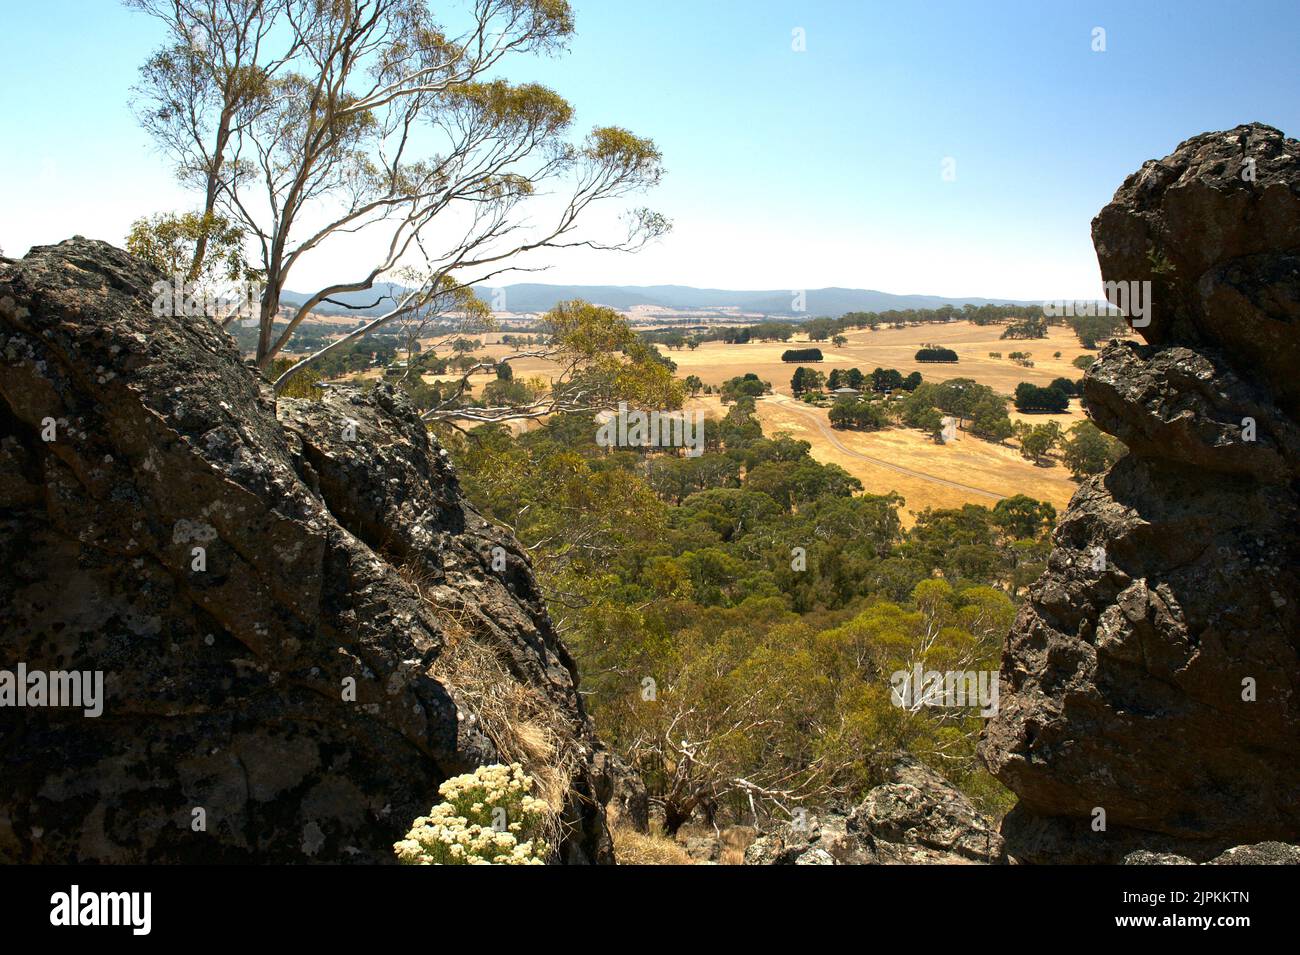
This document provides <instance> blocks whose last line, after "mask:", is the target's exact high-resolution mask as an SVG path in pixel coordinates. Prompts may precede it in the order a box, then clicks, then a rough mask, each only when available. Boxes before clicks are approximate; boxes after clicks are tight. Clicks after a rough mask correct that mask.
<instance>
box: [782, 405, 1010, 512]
mask: <svg viewBox="0 0 1300 955" xmlns="http://www.w3.org/2000/svg"><path fill="white" fill-rule="evenodd" d="M770 399H771V400H772V401H775V402H776V403H778V404H780V405H781V407H783V408H786V409H788V410H790V411H794V412H797V413H798V414H800V415H802V416H803V417H805V418H807V419H808V420H810V421H812V422H813V423H814V424H815V425H817V427H818V429H820V430H821V433H822V435H823V436H824V437H825V438H826V440H827V441H829V442H830V443H831V444H833V445H834V446H835V447H836V448H838V449H839V450H840V451H842V452H843V453H845V454H847V455H849V456H850V457H854V458H861V459H862V460H863V461H870V462H871V463H872V464H874V465H876V466H877V467H882V468H888V469H889V470H891V471H897V472H898V473H899V474H906V475H909V476H910V477H914V478H920V479H921V480H923V481H930V482H931V483H933V484H941V485H943V486H944V487H950V488H953V489H954V490H957V491H967V492H969V493H971V494H980V495H982V496H984V497H988V498H992V499H993V500H995V501H1000V500H1002V499H1003V498H1004V497H1006V496H1007V495H1005V494H998V493H997V492H996V491H990V490H988V489H987V488H982V487H972V486H971V485H969V484H962V483H960V482H958V481H949V480H948V479H947V478H941V477H935V476H934V475H933V474H926V473H925V472H924V471H914V470H912V469H911V468H905V467H903V466H902V465H901V464H894V463H893V462H892V461H885V460H883V459H882V458H873V457H872V456H871V455H869V454H863V453H862V452H861V451H854V450H853V449H852V448H849V447H846V446H845V445H844V444H842V443H841V442H840V439H839V438H838V437H836V435H835V432H834V431H832V430H831V428H830V426H829V425H828V424H827V423H826V422H825V421H824V420H823V419H822V417H821V415H819V414H817V412H815V411H813V410H811V409H809V408H805V407H803V406H802V405H800V404H799V402H797V401H795V400H794V399H792V398H789V397H787V396H786V395H782V394H774V395H771V396H770ZM761 400H763V401H767V400H769V398H768V397H764V398H762V399H761Z"/></svg>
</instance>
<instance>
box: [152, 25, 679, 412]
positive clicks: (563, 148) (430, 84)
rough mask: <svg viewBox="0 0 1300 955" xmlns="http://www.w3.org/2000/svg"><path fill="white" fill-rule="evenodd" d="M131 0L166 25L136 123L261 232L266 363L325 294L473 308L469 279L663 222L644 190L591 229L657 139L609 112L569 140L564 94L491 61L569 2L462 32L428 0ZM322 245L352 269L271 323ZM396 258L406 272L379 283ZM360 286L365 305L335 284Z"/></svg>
mask: <svg viewBox="0 0 1300 955" xmlns="http://www.w3.org/2000/svg"><path fill="white" fill-rule="evenodd" d="M128 3H129V4H130V5H131V6H133V7H136V8H138V9H141V10H144V11H146V12H148V13H150V14H152V15H154V16H156V17H158V18H159V19H160V20H161V21H162V22H163V23H164V24H165V25H166V27H167V30H168V34H169V38H168V43H167V44H166V45H165V46H164V48H163V49H162V50H160V51H159V52H158V53H157V54H155V55H154V57H152V58H151V59H150V60H149V61H148V62H147V63H146V64H145V67H144V68H143V70H142V77H141V83H140V86H139V87H138V89H137V105H138V108H139V112H140V115H141V119H142V122H143V123H144V126H145V128H146V129H147V130H148V131H149V132H150V133H151V134H152V135H153V136H154V137H155V138H156V139H157V140H158V142H159V143H160V145H162V146H163V148H164V149H165V150H167V151H169V152H170V153H171V154H172V155H173V156H174V157H175V159H176V162H177V168H178V174H179V176H180V178H181V181H182V182H183V183H186V184H189V185H193V186H196V187H198V188H200V189H202V190H203V192H204V203H205V212H206V213H208V214H211V215H212V216H214V217H221V218H224V219H227V220H229V222H230V223H236V224H238V225H239V226H240V227H242V228H243V229H244V230H245V233H246V235H247V238H248V242H249V244H250V246H251V247H252V248H253V250H254V253H253V254H254V257H255V259H256V260H257V262H258V265H259V268H258V272H259V273H260V274H261V276H262V277H263V279H264V281H265V288H264V292H263V294H262V298H261V303H260V310H259V314H258V316H257V325H258V337H257V349H256V360H257V363H258V365H259V367H261V368H262V369H264V370H265V369H267V368H269V367H270V365H271V363H272V362H273V361H274V359H275V358H276V356H277V355H278V354H280V352H281V351H283V350H284V349H285V347H286V346H287V345H288V344H289V342H290V340H291V339H292V337H293V335H294V333H295V331H296V330H297V328H298V327H299V325H300V324H301V323H302V321H303V320H304V319H305V318H306V317H307V316H308V315H310V314H311V312H312V310H313V309H315V308H317V307H319V306H320V305H322V304H324V303H332V304H334V305H336V306H338V305H341V306H344V307H349V308H358V307H363V308H367V313H368V314H370V315H373V317H371V318H369V319H368V320H367V321H365V323H364V325H363V326H362V327H361V328H360V329H359V330H358V331H359V333H360V334H368V333H370V332H372V331H374V330H375V329H377V328H380V327H383V326H384V325H386V324H388V323H390V322H393V321H399V320H403V319H405V318H407V317H409V316H411V315H412V314H415V313H420V312H422V311H425V312H427V311H428V310H430V309H436V310H442V309H444V308H446V307H448V305H447V303H449V302H450V303H453V305H454V304H455V303H457V302H459V305H460V308H459V310H458V311H457V314H466V315H468V316H469V318H470V319H473V320H477V319H478V318H481V313H480V312H478V311H477V310H474V309H472V308H471V307H470V306H468V299H469V297H470V296H471V295H472V292H471V290H472V287H473V286H474V285H476V284H479V283H482V282H485V281H487V280H489V279H490V278H492V277H493V276H495V275H497V274H500V273H501V272H504V271H508V270H512V269H519V270H531V269H533V268H535V267H536V266H535V265H534V264H532V262H533V260H534V259H535V256H530V255H529V253H537V252H539V251H541V250H553V249H564V248H576V247H582V248H587V249H606V250H624V251H628V250H635V249H637V248H640V247H641V246H642V245H644V244H645V243H646V242H647V241H649V240H651V239H653V238H654V237H656V236H659V235H661V234H663V233H664V232H665V231H666V230H667V228H668V223H667V221H666V220H665V219H664V218H663V217H662V216H660V215H658V214H657V213H655V212H652V211H650V210H649V209H646V208H642V207H628V208H623V209H622V210H621V216H620V218H621V220H622V225H621V226H620V227H619V228H617V229H615V230H614V231H613V233H612V234H605V233H606V232H608V231H609V230H608V228H602V229H598V230H592V229H589V228H587V220H589V219H590V218H592V217H591V216H589V215H588V213H589V212H590V211H591V210H592V209H593V206H596V205H597V204H602V205H609V204H611V203H615V204H619V205H622V204H623V200H625V199H626V198H627V197H628V196H630V195H631V194H633V193H635V192H639V191H641V190H644V189H646V188H649V187H652V186H654V185H656V184H657V183H658V182H659V180H660V177H661V175H662V163H661V155H660V152H659V150H658V149H657V147H656V146H655V145H654V143H653V142H652V141H650V140H649V139H646V138H643V137H640V136H637V135H634V134H633V133H631V132H629V131H628V130H626V129H623V128H621V127H618V126H597V127H595V128H593V129H592V130H591V131H590V132H589V133H587V134H586V135H585V136H584V137H581V138H575V136H574V133H573V117H574V111H573V108H572V106H570V104H569V103H568V102H566V101H565V100H564V98H563V97H561V96H560V95H559V94H558V93H556V92H554V91H552V90H550V89H548V88H546V87H544V86H542V85H539V84H536V83H522V84H512V83H510V82H509V81H508V80H506V79H504V78H503V77H502V76H501V71H502V70H503V69H504V68H505V66H506V65H507V64H508V63H509V62H511V61H512V60H514V59H517V58H519V57H521V56H526V55H543V54H551V53H555V52H557V51H559V50H561V49H563V48H564V46H565V45H566V44H567V42H568V40H569V39H570V37H571V36H572V34H573V29H574V27H573V16H572V12H571V10H570V8H569V5H568V3H567V2H565V0H473V2H472V3H471V4H469V5H468V7H467V8H466V9H461V10H458V11H456V15H455V17H454V19H455V20H456V28H455V30H451V29H448V28H445V27H444V26H443V25H442V24H441V23H440V22H439V20H438V19H436V18H435V16H434V14H433V12H432V11H431V10H430V9H429V7H428V4H427V2H426V0H128ZM326 249H332V250H334V254H333V256H332V257H331V258H332V260H333V261H340V260H342V256H343V255H344V253H345V254H346V257H347V259H348V260H350V261H352V262H353V263H355V264H354V267H353V271H351V272H350V273H349V274H347V275H340V276H338V277H336V278H334V279H333V280H331V281H329V282H328V283H326V284H324V285H322V286H321V287H319V288H317V289H316V290H315V291H313V292H310V293H309V294H307V295H306V297H305V298H304V299H303V300H301V301H296V302H295V303H294V304H293V305H292V306H290V307H288V308H287V310H286V312H285V315H284V316H283V319H282V320H281V321H280V322H279V323H278V324H277V319H278V318H281V309H282V306H283V305H284V301H283V293H284V291H285V289H286V288H287V287H288V285H287V283H288V282H289V280H290V277H291V276H293V275H295V274H299V275H300V274H303V273H304V272H305V271H306V269H303V268H302V266H303V264H304V262H309V261H311V260H312V257H313V255H319V254H320V253H321V252H322V250H326ZM201 258H202V252H201V251H196V262H199V261H200V260H201ZM399 270H405V271H404V272H403V274H404V275H406V276H412V275H414V276H415V280H414V281H413V282H412V283H411V284H410V285H408V286H401V287H396V288H395V289H394V287H393V286H389V285H385V286H384V289H385V291H384V292H382V293H381V292H380V291H379V290H377V289H376V286H377V285H379V284H380V283H381V282H382V281H383V280H384V279H385V277H386V276H391V275H393V274H395V273H397V272H398V271H399ZM369 291H375V292H376V299H375V301H374V302H366V303H365V304H364V305H362V306H358V305H357V303H356V300H355V297H353V298H351V299H345V298H341V296H344V295H345V294H346V293H364V292H369ZM375 306H380V307H379V310H378V311H379V314H377V315H375V314H374V307H375ZM588 314H589V313H588ZM349 337H350V338H355V337H356V336H355V335H354V336H349ZM328 350H329V347H328V346H327V348H325V349H322V350H321V351H319V352H317V353H316V354H315V355H314V356H310V358H309V359H308V361H310V360H313V359H318V358H319V357H320V356H321V355H323V354H325V353H326V352H327V351H328ZM306 363H307V362H303V361H300V362H297V363H296V364H295V365H293V367H292V368H291V369H290V370H289V371H288V372H286V373H285V374H284V375H281V376H280V378H279V379H277V381H276V385H277V388H279V387H283V385H284V384H285V383H286V382H287V380H288V377H289V376H291V375H292V374H295V373H296V372H297V371H299V370H300V369H301V368H302V367H303V366H304V365H305V364H306Z"/></svg>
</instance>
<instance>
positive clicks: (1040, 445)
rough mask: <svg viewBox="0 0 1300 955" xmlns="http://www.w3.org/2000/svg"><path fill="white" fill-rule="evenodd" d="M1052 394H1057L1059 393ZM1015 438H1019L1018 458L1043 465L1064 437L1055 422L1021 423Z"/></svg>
mask: <svg viewBox="0 0 1300 955" xmlns="http://www.w3.org/2000/svg"><path fill="white" fill-rule="evenodd" d="M1045 390H1046V389H1045ZM1053 393H1054V394H1059V392H1053ZM1017 436H1018V437H1019V438H1020V456H1021V457H1023V458H1026V459H1028V460H1030V461H1033V462H1034V463H1035V464H1043V463H1045V459H1046V457H1047V456H1048V455H1049V454H1050V453H1051V452H1052V450H1053V449H1054V448H1056V447H1057V446H1058V445H1059V444H1060V443H1061V441H1062V439H1063V437H1064V436H1063V433H1062V431H1061V426H1060V425H1059V424H1057V423H1056V422H1055V421H1049V422H1047V423H1046V424H1036V425H1026V424H1023V423H1021V425H1020V426H1019V428H1018V429H1017Z"/></svg>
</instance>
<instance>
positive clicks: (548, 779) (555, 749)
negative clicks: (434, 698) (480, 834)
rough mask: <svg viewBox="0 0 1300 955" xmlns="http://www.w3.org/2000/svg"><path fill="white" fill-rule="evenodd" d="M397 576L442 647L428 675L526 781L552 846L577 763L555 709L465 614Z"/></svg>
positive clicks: (403, 570) (413, 579)
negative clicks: (539, 802) (548, 822)
mask: <svg viewBox="0 0 1300 955" xmlns="http://www.w3.org/2000/svg"><path fill="white" fill-rule="evenodd" d="M399 573H400V574H401V576H402V577H403V579H404V580H405V581H406V582H407V583H409V584H410V585H411V587H412V588H413V589H414V590H415V591H416V592H417V593H418V594H419V595H420V597H421V598H422V599H423V600H424V602H425V604H426V605H427V606H428V607H429V609H430V610H431V611H432V612H433V613H434V614H435V615H436V616H437V617H438V620H439V622H440V623H441V624H442V629H443V632H444V636H445V638H446V645H445V646H444V648H443V650H442V653H441V654H439V656H438V659H437V660H436V661H435V662H434V664H433V666H432V667H431V668H430V676H432V677H433V678H434V679H436V680H437V681H438V682H439V683H441V684H443V685H444V686H445V687H447V688H448V690H449V691H450V692H451V694H452V696H453V697H454V698H455V700H456V702H457V704H458V705H459V706H460V707H461V709H462V710H464V711H467V713H468V715H470V716H472V717H473V718H474V719H475V721H476V722H477V724H478V726H479V728H480V729H481V730H482V731H483V733H484V734H485V735H486V736H487V737H488V739H490V740H491V741H492V743H493V745H494V746H495V747H496V749H497V752H498V754H499V755H500V758H501V761H502V762H504V763H519V764H520V765H522V766H523V767H524V771H525V772H527V773H528V775H530V776H531V777H532V778H533V781H534V790H533V795H534V796H535V797H536V798H538V799H543V800H545V801H546V802H547V804H549V805H550V807H551V810H552V817H553V826H554V830H553V831H551V832H548V833H547V834H546V838H547V841H548V842H550V844H551V845H558V844H559V840H560V835H561V833H560V832H559V825H560V822H559V816H560V812H561V811H562V810H563V808H564V803H565V801H566V799H567V797H568V795H569V793H570V790H571V789H572V785H573V778H574V775H575V773H576V772H577V770H578V767H579V765H580V762H581V757H580V755H579V754H578V752H577V749H576V747H575V746H574V745H573V734H572V728H571V727H570V725H569V720H568V718H567V716H566V714H565V712H564V710H563V708H562V707H561V705H560V704H559V703H558V702H556V701H555V700H553V699H551V698H549V697H547V696H546V694H545V693H542V692H541V691H540V690H538V689H536V688H534V687H531V686H528V685H527V684H524V683H521V682H520V681H519V679H518V678H517V677H516V676H515V675H514V674H513V673H511V672H510V668H509V663H508V661H509V655H508V649H507V648H506V647H504V646H502V645H501V644H500V643H499V640H500V638H499V637H498V636H497V635H496V634H495V633H494V632H493V631H492V629H491V627H490V626H486V625H484V623H483V621H480V620H478V619H477V618H475V617H474V615H473V614H472V613H471V612H470V611H469V609H468V608H467V607H465V606H463V605H461V606H449V605H442V604H440V603H438V602H437V601H435V600H434V599H433V595H432V593H431V591H430V589H429V587H428V586H427V581H426V579H425V578H424V575H422V574H421V573H420V571H419V570H418V569H413V568H412V567H411V566H410V565H409V564H406V565H401V566H400V567H399Z"/></svg>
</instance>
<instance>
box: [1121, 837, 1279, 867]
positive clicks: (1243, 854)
mask: <svg viewBox="0 0 1300 955" xmlns="http://www.w3.org/2000/svg"><path fill="white" fill-rule="evenodd" d="M1201 864H1202V865H1300V846H1289V845H1287V844H1285V843H1282V842H1261V843H1259V844H1258V845H1253V846H1237V847H1235V848H1232V849H1229V850H1228V851H1227V852H1224V853H1221V854H1220V855H1217V856H1215V857H1214V858H1213V859H1211V860H1209V861H1208V862H1203V863H1201ZM1124 865H1196V863H1195V862H1193V861H1192V860H1191V859H1188V858H1187V857H1186V856H1180V855H1176V854H1174V853H1171V852H1151V851H1148V850H1145V849H1139V850H1138V851H1136V852H1130V853H1129V854H1128V855H1126V856H1125V857H1124Z"/></svg>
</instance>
